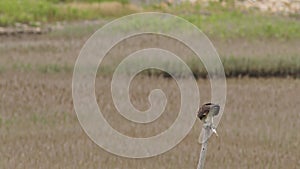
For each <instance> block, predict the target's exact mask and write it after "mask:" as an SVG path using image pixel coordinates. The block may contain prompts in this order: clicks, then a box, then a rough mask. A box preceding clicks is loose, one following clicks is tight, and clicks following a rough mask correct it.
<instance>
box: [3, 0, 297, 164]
mask: <svg viewBox="0 0 300 169" xmlns="http://www.w3.org/2000/svg"><path fill="white" fill-rule="evenodd" d="M95 1H96V0H95ZM99 1H101V0H99ZM8 2H10V3H12V4H13V3H24V4H23V7H22V8H17V7H18V6H17V7H16V6H15V7H14V8H9V5H7V4H8ZM28 2H34V3H36V4H41V5H40V7H42V8H40V10H42V11H46V12H45V13H44V12H35V11H31V12H32V13H31V14H30V16H28V18H29V19H28V20H26V19H25V20H23V19H22V18H21V19H20V20H18V19H16V18H18V17H20V16H22V15H20V14H21V13H25V14H26V13H28V10H29V9H31V8H29V9H28V8H26V5H29V3H28ZM93 2H94V0H93ZM26 3H28V4H26ZM43 3H45V4H46V5H45V6H46V7H49V9H44V8H43ZM66 3H67V4H66ZM101 3H102V5H103V4H104V5H105V4H106V5H111V4H115V5H116V4H117V6H119V7H121V8H122V9H124V8H128V9H130V10H131V9H132V10H133V11H136V10H140V9H139V8H135V7H134V6H131V4H128V3H126V1H122V2H119V3H115V2H113V3H111V2H109V3H107V2H101ZM36 4H32V10H33V9H36V7H38V6H35V5H36ZM5 5H6V6H5ZM72 5H73V6H72ZM85 5H86V6H85ZM120 5H121V6H120ZM0 6H1V8H0V16H1V17H0V20H1V19H2V20H3V19H4V20H5V19H7V18H10V17H11V18H10V19H8V20H9V21H5V22H3V21H0V24H1V25H9V24H13V23H14V22H16V21H18V22H25V23H27V22H28V23H31V22H35V21H41V22H45V23H48V22H52V23H53V22H55V21H57V20H59V21H61V20H64V19H66V17H67V16H68V17H69V16H70V18H68V19H67V20H68V21H72V22H67V24H66V25H64V27H63V28H62V29H59V30H54V31H53V32H50V33H48V34H42V35H17V36H0V40H1V43H0V54H1V56H0V145H1V146H0V168H1V169H2V168H3V169H6V168H9V169H10V168H16V169H19V168H20V169H21V168H42V169H43V168H51V169H56V168H66V169H69V168H70V169H74V168H79V169H83V168H104V169H105V168H108V169H120V168H123V169H133V168H142V169H158V168H164V169H182V168H183V169H189V168H194V169H195V168H196V165H197V162H198V157H199V150H200V147H201V145H200V144H198V137H199V134H200V131H201V123H200V121H199V120H197V121H196V123H195V125H194V127H193V129H192V131H191V132H190V133H189V135H188V136H187V137H186V138H185V139H184V140H183V141H182V142H181V143H180V144H179V145H178V146H177V147H176V148H174V149H172V150H170V151H168V152H166V153H164V154H162V155H159V156H156V157H152V158H147V159H128V158H121V157H118V156H115V155H112V154H110V153H108V152H106V151H104V150H103V149H101V148H100V147H98V146H97V145H96V144H94V143H93V142H92V141H91V140H90V139H89V137H88V136H87V135H86V134H85V133H84V131H83V130H82V128H81V126H80V124H79V121H78V120H77V117H76V113H75V111H74V108H73V100H72V93H71V92H72V72H73V67H74V64H75V61H76V58H77V57H78V54H79V52H80V49H81V47H82V46H83V45H84V43H85V41H86V40H87V39H88V38H89V36H90V35H92V33H93V32H94V31H95V30H97V29H98V28H100V27H101V26H102V25H104V24H105V23H107V22H108V21H110V20H111V19H113V18H114V17H117V16H119V15H123V14H124V13H127V12H128V10H127V9H126V10H125V11H123V12H124V13H123V12H122V11H121V13H119V14H116V15H115V16H112V17H111V15H110V14H107V15H106V14H103V16H100V18H102V19H100V20H96V21H88V22H87V21H80V20H81V19H92V18H93V17H94V15H89V13H81V12H82V11H90V9H91V8H93V7H92V6H93V4H90V3H89V4H86V3H74V2H72V1H71V0H70V1H68V0H67V2H64V3H61V2H60V1H59V0H51V1H30V0H24V1H17V0H12V1H6V0H3V1H0ZM100 6H101V5H100ZM113 6H114V5H113ZM27 7H28V6H27ZM106 7H107V6H105V8H106ZM100 8H103V6H102V7H99V4H98V3H94V9H95V11H98V10H99V9H100ZM53 9H54V11H55V10H57V14H55V15H52V14H51V13H52V12H51V10H53ZM62 9H63V10H62ZM73 9H76V10H75V11H77V12H75V13H77V14H72V12H71V14H70V15H69V14H65V13H60V12H62V11H65V10H66V11H68V10H71V11H72V10H73ZM108 9H112V8H108ZM113 9H115V8H114V7H113ZM117 9H118V8H117ZM193 9H195V11H191V7H190V6H188V5H186V4H185V5H183V6H178V7H168V6H161V5H159V6H151V7H142V10H144V11H149V10H157V11H165V12H171V13H174V14H175V12H176V14H179V15H180V16H184V17H185V18H187V19H188V20H190V21H192V22H193V23H195V24H196V25H197V26H199V27H200V28H201V29H203V30H204V31H205V33H207V34H208V37H209V38H210V39H211V41H212V43H213V44H214V45H215V47H216V49H217V51H218V52H219V54H220V57H221V60H222V61H223V64H224V68H225V72H226V74H227V76H228V78H227V103H226V107H225V112H224V114H223V117H222V119H221V122H220V125H219V127H218V129H217V130H218V133H219V137H216V136H213V137H212V138H211V140H210V142H209V147H208V154H207V161H206V166H205V168H220V169H221V168H222V169H224V168H225V169H227V168H228V169H232V168H237V169H249V168H274V169H277V168H278V169H281V168H289V169H297V168H299V167H298V166H299V165H300V160H299V158H298V157H299V156H300V142H299V140H300V134H299V131H298V129H299V128H300V120H299V119H300V114H299V110H300V97H299V93H300V79H299V72H300V65H299V64H300V60H299V58H300V57H299V53H300V48H299V46H300V41H299V38H300V36H299V32H300V31H298V30H299V28H300V26H299V25H300V23H299V21H298V20H296V19H295V18H292V17H283V16H268V15H261V14H255V15H252V14H254V13H255V11H253V12H254V13H251V11H250V13H248V12H245V11H244V12H241V11H240V12H241V13H240V12H239V11H235V10H231V9H230V8H228V9H223V8H221V7H218V6H214V5H212V6H210V7H207V8H202V7H201V6H199V7H197V8H193ZM220 9H222V10H220ZM10 10H11V11H10ZM199 10H200V14H198V13H197V12H199ZM3 11H4V12H3ZM9 11H10V12H12V11H18V12H20V14H17V13H16V15H15V14H13V13H9ZM47 11H48V12H47ZM49 11H50V12H49ZM66 11H65V12H66ZM92 11H93V10H92ZM187 11H188V12H187ZM101 12H103V11H101ZM3 13H5V14H8V15H3ZM91 13H93V12H91ZM188 13H190V15H187V14H188ZM203 13H205V15H203ZM240 14H241V15H240ZM97 15H98V13H97ZM2 16H5V17H2ZM75 16H78V18H76V17H75ZM108 16H109V19H108V18H107V17H108ZM35 17H36V18H35ZM43 17H44V19H42V18H43ZM25 18H26V17H25ZM32 18H33V19H32ZM96 18H99V17H98V16H97V17H96ZM103 18H105V19H103ZM74 20H76V22H73V21H74ZM221 21H222V22H221ZM223 21H224V22H223ZM250 21H251V22H253V24H251V22H250ZM248 22H249V23H248ZM205 23H208V24H205ZM268 24H271V27H269V28H268V26H267V25H268ZM243 25H244V26H243ZM249 25H250V27H248V26H249ZM252 25H253V26H252ZM215 26H217V27H215ZM231 26H234V27H235V26H237V27H236V29H231ZM246 26H247V27H246ZM223 28H226V29H227V30H228V31H225V30H223ZM219 30H220V31H219ZM224 31H225V32H224ZM251 32H252V33H251ZM138 38H139V37H138ZM140 38H141V39H134V38H133V39H127V40H126V41H124V42H122V43H120V44H118V45H116V46H115V47H114V48H112V50H111V51H110V53H109V54H108V55H107V56H106V59H105V60H104V61H103V65H101V66H102V68H100V70H99V74H98V76H97V78H96V84H95V85H96V91H95V92H96V97H97V101H98V104H99V106H100V107H101V109H102V110H103V112H104V113H103V114H104V116H105V118H106V119H107V121H108V122H109V123H110V124H111V125H112V126H113V127H114V128H115V129H116V130H118V131H119V132H121V133H123V134H126V135H128V136H132V137H135V136H138V137H149V136H152V135H155V134H158V133H160V132H162V131H164V130H165V129H167V128H168V127H169V126H170V125H171V124H172V123H173V122H174V120H175V117H176V115H177V114H178V110H179V105H180V93H179V90H178V87H177V85H176V83H175V81H174V80H173V79H171V78H164V77H163V76H161V75H162V73H161V72H153V75H155V76H148V75H147V74H143V73H142V74H139V75H138V76H137V77H135V79H134V80H133V81H132V83H131V86H130V87H131V88H130V89H131V90H130V92H131V93H130V96H131V101H132V103H133V105H135V106H136V108H138V109H141V110H145V109H146V108H148V107H149V103H148V102H147V98H148V95H149V92H150V91H151V90H153V89H155V88H160V89H162V90H163V91H164V92H165V94H166V96H167V98H168V101H169V102H168V105H167V107H166V110H165V112H164V113H163V115H162V116H161V117H160V118H159V119H158V120H156V121H154V122H153V123H150V124H147V125H140V124H136V123H133V122H129V121H127V120H125V119H124V118H123V117H122V116H120V115H119V114H118V112H117V111H116V109H115V107H114V106H113V102H112V100H111V96H110V93H109V91H110V89H109V87H110V80H111V73H112V72H113V68H114V66H116V64H118V63H119V62H120V60H121V59H122V58H123V57H124V55H125V56H126V54H129V53H130V50H128V49H142V48H146V47H161V48H164V49H167V50H170V51H172V52H174V53H176V54H178V55H180V56H182V58H183V59H184V60H185V61H186V62H187V63H188V64H189V65H190V67H191V68H192V69H193V70H194V72H195V74H196V76H198V77H203V76H206V74H205V70H204V68H203V67H202V66H199V65H198V63H199V64H201V63H200V62H199V60H197V61H195V60H194V59H195V58H194V56H193V54H192V53H191V52H190V51H189V50H188V49H186V48H185V47H183V46H182V45H181V44H180V43H174V42H173V41H164V40H163V39H160V38H159V37H153V36H146V37H140ZM153 44H155V45H153ZM128 45H129V46H128ZM249 76H250V77H251V78H250V77H249ZM257 76H258V77H257ZM197 83H198V84H199V91H200V93H201V102H202V103H204V102H207V101H209V100H210V90H211V89H210V83H209V81H208V80H207V79H205V78H199V79H197ZM103 98H107V99H103ZM195 115H196V114H195Z"/></svg>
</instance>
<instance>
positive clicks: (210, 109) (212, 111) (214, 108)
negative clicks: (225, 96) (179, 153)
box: [198, 103, 220, 139]
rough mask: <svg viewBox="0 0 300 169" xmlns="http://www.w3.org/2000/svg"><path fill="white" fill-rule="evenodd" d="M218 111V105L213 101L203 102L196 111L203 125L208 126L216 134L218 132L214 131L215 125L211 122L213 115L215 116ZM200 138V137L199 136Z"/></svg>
mask: <svg viewBox="0 0 300 169" xmlns="http://www.w3.org/2000/svg"><path fill="white" fill-rule="evenodd" d="M219 111H220V106H219V105H217V104H213V103H205V104H204V105H202V106H201V107H200V109H199V111H198V117H199V119H200V120H201V121H202V122H203V123H204V125H206V126H209V128H210V129H211V131H212V132H213V133H215V134H216V135H217V136H218V133H217V131H216V127H214V125H213V123H214V121H213V119H214V118H213V117H214V116H217V115H218V114H219ZM199 139H200V137H199Z"/></svg>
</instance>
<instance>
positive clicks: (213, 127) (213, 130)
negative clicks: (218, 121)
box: [211, 117, 219, 136]
mask: <svg viewBox="0 0 300 169" xmlns="http://www.w3.org/2000/svg"><path fill="white" fill-rule="evenodd" d="M211 131H212V132H213V133H215V134H216V136H219V135H218V133H217V130H216V127H215V126H214V118H213V117H212V118H211Z"/></svg>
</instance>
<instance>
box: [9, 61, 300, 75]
mask: <svg viewBox="0 0 300 169" xmlns="http://www.w3.org/2000/svg"><path fill="white" fill-rule="evenodd" d="M221 60H222V63H223V66H224V71H225V74H226V76H227V77H243V76H249V77H287V76H291V77H295V78H300V57H297V56H290V57H279V56H278V57H276V56H274V57H272V59H270V57H264V58H253V57H237V56H231V57H221ZM186 63H187V65H188V66H189V67H190V69H191V70H192V72H193V74H194V76H195V77H197V78H199V77H201V78H206V76H207V72H206V69H205V67H204V66H203V65H202V64H201V62H200V61H199V60H188V61H187V62H186ZM114 65H115V64H114ZM116 65H117V64H116ZM167 66H168V67H169V68H170V69H171V71H173V72H174V73H175V74H176V72H178V74H181V72H182V71H181V70H182V69H181V67H180V66H178V65H170V63H166V67H167ZM170 66H171V67H170ZM12 68H13V70H14V71H22V72H31V71H33V72H39V73H46V74H49V73H51V74H53V73H72V72H73V68H74V67H73V66H72V65H67V64H63V65H61V64H44V65H31V64H21V63H19V64H14V65H13V67H12ZM6 70H7V69H6ZM114 71H115V67H114V66H112V65H101V66H100V68H99V70H98V75H101V76H110V75H111V74H112V73H113V72H114ZM124 72H125V73H126V70H124ZM142 73H143V74H145V75H148V76H161V75H162V76H169V75H168V74H166V73H164V72H162V71H160V70H156V69H148V70H145V71H143V72H142Z"/></svg>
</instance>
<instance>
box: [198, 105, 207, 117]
mask: <svg viewBox="0 0 300 169" xmlns="http://www.w3.org/2000/svg"><path fill="white" fill-rule="evenodd" d="M209 111H210V108H209V107H207V106H202V107H201V108H200V109H199V111H198V117H199V118H200V120H202V119H203V118H204V117H206V116H207V115H208V113H209Z"/></svg>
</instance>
